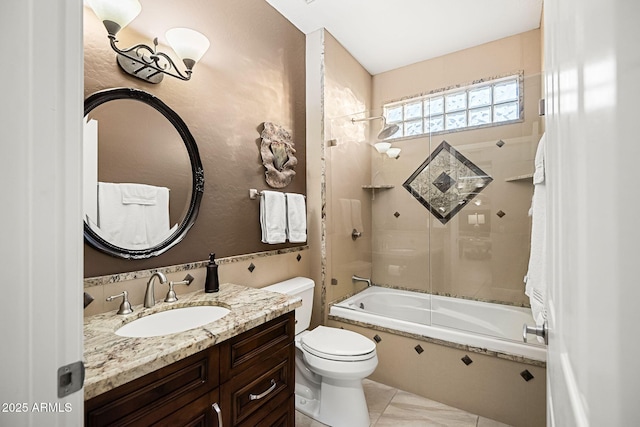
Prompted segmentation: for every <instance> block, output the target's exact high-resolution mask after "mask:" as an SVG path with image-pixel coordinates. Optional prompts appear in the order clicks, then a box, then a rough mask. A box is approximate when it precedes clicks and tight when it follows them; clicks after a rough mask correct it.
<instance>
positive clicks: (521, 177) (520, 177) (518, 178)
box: [504, 173, 533, 182]
mask: <svg viewBox="0 0 640 427" xmlns="http://www.w3.org/2000/svg"><path fill="white" fill-rule="evenodd" d="M527 179H533V173H527V174H524V175H518V176H512V177H510V178H505V179H504V180H505V182H515V181H524V180H527Z"/></svg>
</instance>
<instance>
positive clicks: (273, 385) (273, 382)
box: [249, 380, 277, 400]
mask: <svg viewBox="0 0 640 427" xmlns="http://www.w3.org/2000/svg"><path fill="white" fill-rule="evenodd" d="M276 385H277V384H276V380H271V387H269V388H268V389H267V390H265V391H263V392H262V393H260V394H250V395H249V400H260V399H262V398H263V397H265V396H266V395H267V394H269V393H271V392H272V391H273V390H275V389H276Z"/></svg>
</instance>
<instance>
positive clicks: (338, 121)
mask: <svg viewBox="0 0 640 427" xmlns="http://www.w3.org/2000/svg"><path fill="white" fill-rule="evenodd" d="M371 82H372V78H371V75H370V74H369V73H368V72H367V71H366V70H365V69H364V68H363V67H362V65H360V63H358V62H357V61H356V60H355V59H354V58H353V57H352V56H351V54H350V53H349V52H348V51H347V50H345V48H344V47H343V46H342V45H340V43H338V41H337V40H336V39H335V38H334V37H333V36H332V35H331V34H330V33H329V32H327V31H325V87H324V117H325V138H326V139H327V140H333V141H335V142H334V144H335V145H333V146H331V147H327V148H326V176H327V198H326V212H327V218H326V232H327V275H326V277H327V279H326V287H327V293H326V298H327V301H329V302H331V301H335V300H336V299H339V298H341V297H343V296H345V295H347V294H351V293H353V292H354V291H355V290H356V289H358V288H359V289H361V288H362V284H360V285H357V286H354V285H353V284H352V281H351V276H352V275H353V274H358V275H361V276H364V277H369V276H370V274H371V198H370V197H369V196H370V194H369V193H367V192H366V191H363V190H362V188H361V186H362V185H366V184H369V183H370V177H371V153H372V151H373V147H372V146H371V144H370V139H369V137H368V136H369V126H370V125H369V124H367V123H358V124H353V123H352V122H351V118H352V117H367V116H368V110H370V108H371V96H372V91H371V89H372V87H371ZM356 113H358V114H356ZM374 123H375V125H376V126H377V125H378V124H379V122H374ZM354 204H357V205H359V211H360V214H359V215H358V218H357V219H353V220H352V219H351V213H353V214H354V215H355V212H356V211H355V210H354V209H353V206H354ZM358 224H359V225H358ZM354 227H357V228H358V229H359V230H358V231H360V232H362V237H361V238H359V239H358V240H357V241H353V240H352V239H351V231H352V229H353V228H354ZM332 279H335V281H337V285H332V284H331V281H332ZM335 281H334V283H335Z"/></svg>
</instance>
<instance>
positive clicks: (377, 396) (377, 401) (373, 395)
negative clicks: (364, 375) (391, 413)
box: [362, 379, 398, 425]
mask: <svg viewBox="0 0 640 427" xmlns="http://www.w3.org/2000/svg"><path fill="white" fill-rule="evenodd" d="M362 387H363V389H364V395H365V398H366V399H367V407H368V408H369V420H370V421H371V425H375V423H376V421H378V418H380V415H382V413H383V412H384V410H385V409H386V408H387V405H389V402H391V399H393V397H394V396H395V395H396V393H397V392H398V389H396V388H394V387H389V386H388V385H385V384H381V383H377V382H375V381H371V380H368V379H364V380H363V381H362Z"/></svg>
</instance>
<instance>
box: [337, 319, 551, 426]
mask: <svg viewBox="0 0 640 427" xmlns="http://www.w3.org/2000/svg"><path fill="white" fill-rule="evenodd" d="M327 326H332V327H336V328H340V327H342V328H344V329H348V330H351V331H354V332H357V333H359V334H362V335H364V336H366V337H369V338H371V339H373V337H374V335H377V336H378V337H379V338H380V340H376V341H377V345H376V352H377V353H378V360H379V364H378V368H377V369H376V371H375V372H374V373H373V374H372V375H370V376H369V379H370V380H373V381H376V382H379V383H381V384H386V385H387V386H389V387H395V388H397V389H400V390H405V391H406V392H410V393H414V394H416V395H418V396H422V397H425V398H427V399H432V400H434V401H436V402H441V403H442V404H445V405H449V406H452V407H455V408H459V409H461V410H464V411H467V412H469V413H472V414H477V415H479V416H482V417H485V418H489V419H492V420H499V421H501V422H503V423H507V424H511V425H517V426H523V427H537V426H540V425H544V424H545V416H546V413H545V389H546V368H545V367H543V366H540V365H541V364H544V362H538V361H534V360H524V359H523V358H517V357H515V358H514V357H512V356H510V355H505V354H499V353H496V352H489V351H487V350H486V349H480V348H471V347H469V346H460V347H459V348H458V347H456V345H451V343H446V342H434V340H432V339H429V338H426V337H423V336H417V335H412V334H407V333H403V332H399V331H390V330H387V331H385V330H382V329H384V328H380V327H375V326H372V325H355V324H352V323H348V322H347V321H345V320H344V319H339V320H334V319H331V320H329V321H328V323H327ZM416 345H420V347H421V348H422V349H423V351H422V352H420V353H418V352H417V351H416V350H415V347H416ZM465 357H468V358H469V359H471V360H472V363H470V364H468V365H467V364H465V363H464V361H463V360H462V359H463V358H465ZM525 370H526V371H528V372H529V374H530V375H531V376H533V378H531V379H530V380H529V381H526V379H525V378H524V377H523V376H522V372H524V371H525ZM365 392H366V388H365ZM367 397H368V395H367ZM405 408H406V407H405ZM372 422H373V420H372ZM414 422H415V424H408V425H425V424H420V422H417V421H414ZM399 424H400V425H402V424H401V423H400V422H399V421H396V424H395V425H399ZM374 425H390V424H374ZM426 425H430V424H426ZM434 425H458V424H447V423H442V424H434ZM462 425H467V424H462ZM470 425H475V424H470ZM489 425H491V424H489Z"/></svg>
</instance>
